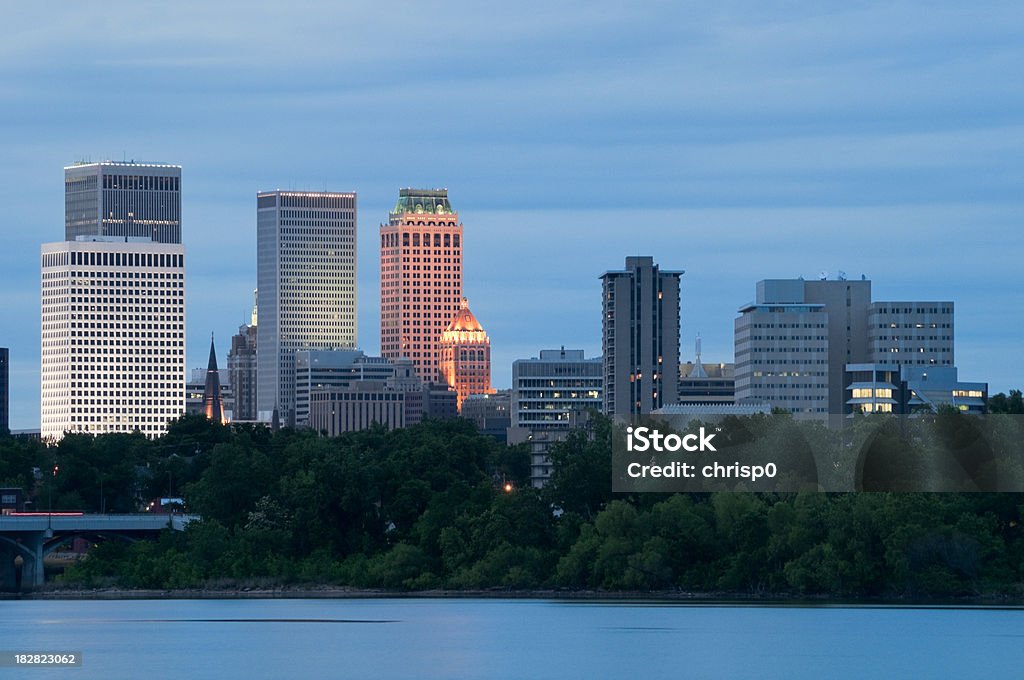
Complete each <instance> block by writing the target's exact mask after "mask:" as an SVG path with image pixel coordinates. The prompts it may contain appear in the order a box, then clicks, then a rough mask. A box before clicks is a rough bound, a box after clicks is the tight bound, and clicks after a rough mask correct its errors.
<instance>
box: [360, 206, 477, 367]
mask: <svg viewBox="0 0 1024 680" xmlns="http://www.w3.org/2000/svg"><path fill="white" fill-rule="evenodd" d="M461 299H462V224H461V223H460V222H459V215H458V213H456V212H455V211H454V210H452V206H451V203H449V202H448V190H447V189H401V190H400V191H399V193H398V202H397V203H396V204H395V208H394V210H392V211H391V213H390V214H389V219H388V223H387V224H382V225H381V226H380V347H381V355H383V356H384V357H386V358H388V359H390V360H392V361H394V360H395V359H398V358H399V357H407V358H409V359H410V360H411V361H412V363H413V365H414V366H415V368H416V373H417V375H419V377H420V379H421V380H424V381H428V382H440V381H441V378H440V376H439V374H438V367H439V348H438V343H439V341H440V339H441V334H442V333H443V332H444V329H445V328H446V327H447V326H448V324H449V322H450V321H451V320H452V318H453V317H454V316H455V314H456V312H458V310H459V301H460V300H461Z"/></svg>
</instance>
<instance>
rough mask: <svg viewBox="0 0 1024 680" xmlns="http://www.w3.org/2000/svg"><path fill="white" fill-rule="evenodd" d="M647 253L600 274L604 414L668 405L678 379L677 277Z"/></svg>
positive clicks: (678, 274)
mask: <svg viewBox="0 0 1024 680" xmlns="http://www.w3.org/2000/svg"><path fill="white" fill-rule="evenodd" d="M682 275H683V272H682V271H667V270H662V269H661V268H660V267H658V265H656V264H654V258H652V257H627V258H626V268H625V269H624V270H622V271H609V272H605V273H604V274H602V275H601V281H602V284H603V297H602V300H603V312H604V314H603V316H602V320H601V325H602V333H601V348H602V350H603V351H604V412H605V413H606V414H607V415H620V416H630V415H638V414H641V413H650V412H652V411H653V410H654V409H656V408H661V406H662V405H663V404H671V403H672V402H673V401H675V399H676V396H677V395H678V381H679V279H680V277H681V276H682Z"/></svg>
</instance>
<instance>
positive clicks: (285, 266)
mask: <svg viewBox="0 0 1024 680" xmlns="http://www.w3.org/2000/svg"><path fill="white" fill-rule="evenodd" d="M256 228H257V238H256V253H257V263H256V276H257V288H258V290H259V323H258V324H257V326H256V346H257V347H258V348H259V349H258V351H257V353H256V383H257V390H256V392H257V394H256V401H257V411H258V414H257V415H258V418H259V419H261V420H265V421H270V420H271V417H272V413H273V412H274V410H275V409H276V410H277V411H278V413H279V417H280V421H281V423H282V424H284V425H295V352H296V351H297V350H300V349H342V348H353V347H355V346H356V195H355V194H354V193H336V192H309V191H269V192H261V193H259V194H258V195H257V197H256Z"/></svg>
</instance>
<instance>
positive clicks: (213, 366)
mask: <svg viewBox="0 0 1024 680" xmlns="http://www.w3.org/2000/svg"><path fill="white" fill-rule="evenodd" d="M216 370H217V350H215V349H214V348H213V333H210V360H209V361H208V362H207V364H206V373H207V374H209V373H210V371H216ZM217 378H218V380H219V379H220V376H217Z"/></svg>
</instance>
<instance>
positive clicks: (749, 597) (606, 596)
mask: <svg viewBox="0 0 1024 680" xmlns="http://www.w3.org/2000/svg"><path fill="white" fill-rule="evenodd" d="M281 599H285V600H299V599H324V600H331V599H335V600H355V599H375V600H384V599H390V600H424V599H451V600H550V601H560V602H581V603H587V602H590V603H599V602H607V603H630V602H634V603H637V604H644V603H650V604H659V603H660V604H674V605H687V606H695V607H698V606H708V607H716V606H717V607H808V608H812V607H857V608H901V609H1012V610H1021V609H1024V598H1022V597H1019V596H1008V595H989V596H970V597H962V598H948V597H947V598H922V597H915V598H899V597H863V598H856V597H852V598H842V597H840V598H836V597H831V596H825V595H818V596H796V595H782V594H779V595H757V594H746V593H727V592H712V593H694V592H682V591H651V592H639V591H614V592H613V591H596V590H559V589H551V590H545V589H539V590H500V589H492V590H419V591H391V590H380V589H362V588H346V587H315V586H313V587H278V588H225V589H213V588H197V589H175V590H157V589H125V588H95V589H71V588H68V589H64V588H55V589H43V590H34V591H26V592H0V600H281Z"/></svg>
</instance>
